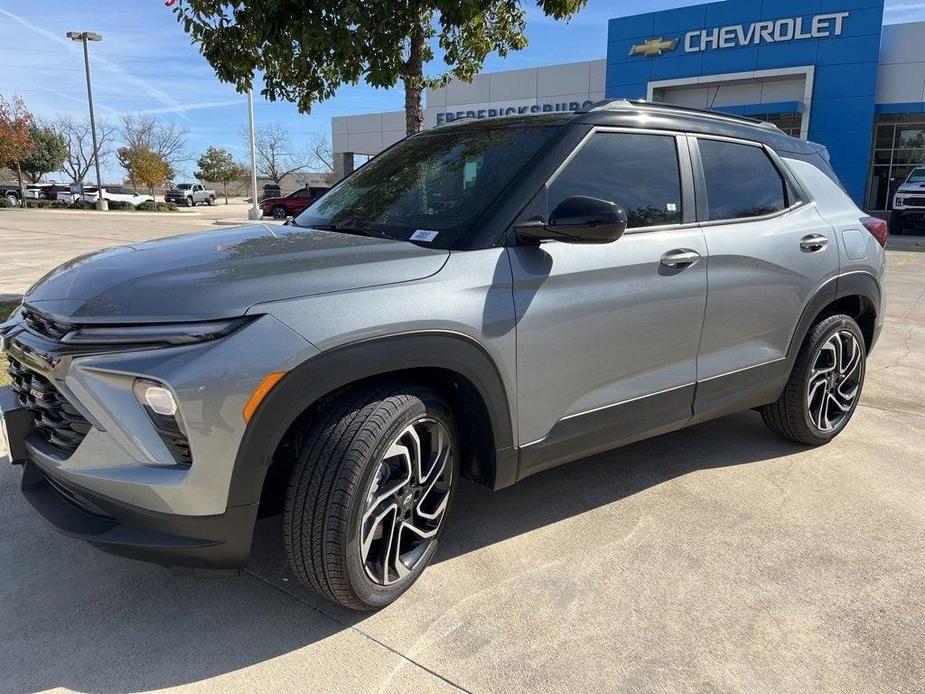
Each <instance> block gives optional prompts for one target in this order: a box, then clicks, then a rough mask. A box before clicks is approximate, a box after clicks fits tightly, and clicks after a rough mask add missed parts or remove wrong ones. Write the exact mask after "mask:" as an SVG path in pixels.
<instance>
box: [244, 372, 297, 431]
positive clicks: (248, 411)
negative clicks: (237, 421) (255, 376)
mask: <svg viewBox="0 0 925 694" xmlns="http://www.w3.org/2000/svg"><path fill="white" fill-rule="evenodd" d="M285 375H286V372H285V371H271V372H270V373H268V374H267V375H266V376H264V377H263V380H262V381H261V382H260V384H259V385H258V386H257V387H256V388H255V389H254V392H253V394H252V395H251V397H250V400H248V401H247V404H246V405H245V406H244V412H242V413H241V414H243V415H244V421H245V422H247V423H250V421H251V417H253V416H254V412H256V411H257V408H258V407H259V406H260V403H261V402H263V399H264V398H265V397H266V396H267V393H269V392H270V391H271V390H273V386H275V385H276V384H277V383H279V380H280V379H281V378H282V377H283V376H285Z"/></svg>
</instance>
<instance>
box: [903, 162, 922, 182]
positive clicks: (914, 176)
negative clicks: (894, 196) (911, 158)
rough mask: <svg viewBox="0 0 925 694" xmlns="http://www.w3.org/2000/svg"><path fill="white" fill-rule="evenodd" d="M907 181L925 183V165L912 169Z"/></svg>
mask: <svg viewBox="0 0 925 694" xmlns="http://www.w3.org/2000/svg"><path fill="white" fill-rule="evenodd" d="M906 183H925V166H919V167H917V168H915V169H913V170H912V173H911V174H909V178H908V179H906Z"/></svg>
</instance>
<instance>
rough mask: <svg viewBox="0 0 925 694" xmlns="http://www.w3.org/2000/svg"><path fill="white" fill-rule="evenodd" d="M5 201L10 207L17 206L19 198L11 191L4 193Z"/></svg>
mask: <svg viewBox="0 0 925 694" xmlns="http://www.w3.org/2000/svg"><path fill="white" fill-rule="evenodd" d="M6 202H7V204H8V205H9V206H10V207H19V198H18V197H16V196H15V195H13V194H12V193H7V194H6Z"/></svg>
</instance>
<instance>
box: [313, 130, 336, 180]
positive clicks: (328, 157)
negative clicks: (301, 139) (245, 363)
mask: <svg viewBox="0 0 925 694" xmlns="http://www.w3.org/2000/svg"><path fill="white" fill-rule="evenodd" d="M309 154H311V157H312V161H311V163H310V166H311V168H312V169H313V170H314V171H317V172H319V173H333V172H334V150H333V149H332V148H331V141H330V140H329V139H328V138H327V136H326V135H325V134H324V133H315V136H314V139H313V140H312V142H311V144H310V145H309Z"/></svg>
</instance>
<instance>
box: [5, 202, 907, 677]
mask: <svg viewBox="0 0 925 694" xmlns="http://www.w3.org/2000/svg"><path fill="white" fill-rule="evenodd" d="M53 215H55V216H53ZM235 215H237V216H238V217H242V216H246V208H243V207H238V208H234V209H231V208H222V207H216V208H208V209H206V210H201V211H197V214H195V215H186V214H182V215H181V214H176V215H160V216H157V217H155V216H142V215H140V214H139V215H131V216H128V215H119V216H116V215H109V216H107V215H97V216H90V215H87V216H82V217H79V218H78V217H76V216H74V215H73V213H68V212H59V213H49V212H46V211H41V212H28V211H27V212H17V211H12V212H8V213H4V214H2V215H0V244H2V249H3V250H2V252H0V257H2V261H0V294H4V293H11V294H14V293H22V291H23V290H24V289H25V288H26V286H28V284H30V283H31V282H32V281H34V280H35V279H37V278H38V276H40V275H41V274H42V273H43V272H44V271H46V270H47V269H49V268H50V267H53V266H54V265H56V264H57V263H59V262H61V261H63V260H65V259H67V258H69V257H71V256H74V255H77V254H79V253H82V252H86V251H88V250H92V249H93V248H98V247H101V246H104V245H112V244H115V243H127V242H131V241H136V240H140V239H143V238H151V237H154V236H164V235H170V234H174V233H181V232H184V231H195V230H199V229H207V228H215V227H214V226H213V222H214V221H215V219H216V218H217V217H221V216H224V217H226V218H228V217H233V216H235ZM64 220H67V223H64ZM127 229H131V230H130V231H126V230H127ZM888 264H889V270H888V279H887V296H888V306H887V322H886V326H885V328H884V331H883V335H882V337H881V341H880V343H879V345H878V346H877V348H876V350H875V351H874V353H873V354H872V356H871V360H870V362H869V366H868V376H867V383H866V386H865V391H864V394H863V398H862V403H861V405H860V406H859V408H858V411H857V413H856V414H855V417H854V419H853V420H852V422H851V424H850V425H849V426H848V428H847V430H846V431H845V432H844V433H843V434H842V435H841V436H839V437H838V438H837V439H836V440H835V441H834V442H833V443H832V444H830V445H828V446H826V447H824V448H817V449H808V448H804V447H801V446H797V445H795V444H792V443H788V442H785V441H782V440H780V439H778V438H777V437H775V436H774V435H773V434H771V433H770V432H769V431H767V430H766V429H765V427H764V425H763V424H762V422H761V419H760V416H759V415H757V414H756V413H754V412H746V413H740V414H736V415H733V416H730V417H726V418H724V419H720V420H716V421H713V422H709V423H706V424H702V425H699V426H697V427H694V428H692V429H688V430H685V431H680V432H676V433H673V434H669V435H666V436H662V437H659V438H655V439H651V440H649V441H644V442H641V443H638V444H635V445H633V446H630V447H627V448H624V449H620V450H618V451H615V452H611V453H607V454H603V455H600V456H596V457H594V458H590V459H587V460H584V461H581V462H579V463H575V464H573V465H569V466H565V467H561V468H557V469H554V470H551V471H548V472H545V473H542V474H539V475H536V476H534V477H531V478H529V479H527V480H526V481H524V482H523V483H521V484H519V485H516V486H514V487H512V488H509V489H505V490H503V491H501V492H497V493H491V492H488V491H486V490H484V489H482V488H479V487H476V486H474V485H471V484H465V485H464V486H463V487H462V488H461V489H460V493H459V496H458V498H457V500H456V502H455V506H454V508H453V510H452V514H451V518H450V523H449V526H448V528H447V531H446V535H445V539H444V541H443V543H442V545H441V548H440V550H439V553H438V555H437V558H436V561H435V564H434V565H433V566H431V567H430V568H429V569H428V570H427V571H426V572H425V574H424V576H423V577H422V579H421V580H420V581H419V582H418V583H417V584H415V585H414V587H413V588H412V589H411V590H410V591H409V592H408V593H407V594H406V595H405V596H404V597H403V598H402V599H400V600H399V601H398V602H397V603H395V604H393V605H392V606H390V607H388V608H386V609H384V610H382V611H380V612H377V613H371V614H355V613H351V612H348V611H345V610H342V609H340V608H337V607H335V606H334V605H332V604H330V603H326V602H325V601H323V600H321V599H320V598H317V597H315V596H314V595H313V594H312V593H311V592H310V591H308V590H306V589H303V588H301V587H300V586H298V585H297V584H296V582H295V579H294V578H293V576H292V575H291V574H290V573H289V571H288V569H287V567H286V562H285V557H284V556H283V553H282V548H281V546H280V541H279V538H280V533H281V528H280V523H279V521H278V520H276V519H268V520H265V521H262V522H261V523H260V524H259V525H258V529H257V533H256V537H255V541H254V549H253V556H252V559H251V561H250V563H249V565H248V566H247V568H246V570H245V571H244V572H243V574H242V575H241V576H240V577H237V578H227V579H224V578H223V579H195V578H190V577H175V576H172V575H171V574H170V572H168V571H167V570H165V569H161V568H159V567H156V566H151V565H146V564H141V563H135V562H131V561H129V560H124V559H119V558H115V557H110V556H108V555H105V554H103V553H101V552H98V551H96V550H94V549H92V548H90V547H88V546H85V545H83V544H81V543H77V542H74V541H71V540H68V539H67V538H64V537H62V536H60V535H58V534H57V533H55V532H54V531H52V530H51V529H50V528H48V527H46V526H45V525H44V524H43V523H42V521H41V520H40V519H39V517H38V516H37V514H36V513H34V512H33V511H32V510H31V509H30V508H29V507H28V505H27V504H26V502H25V501H24V500H23V499H22V498H21V496H20V494H19V491H18V481H19V477H20V471H19V469H17V468H14V467H12V466H9V465H0V556H2V557H3V560H2V562H0V634H2V636H3V639H4V649H3V655H2V656H0V690H2V691H35V690H45V689H53V688H58V687H60V688H67V689H74V690H81V691H107V692H108V691H112V692H117V691H118V692H121V691H136V690H142V691H150V690H159V689H163V688H169V687H177V686H181V685H191V686H193V687H195V688H197V689H202V690H207V691H226V690H228V689H230V688H233V687H234V688H240V689H258V688H259V689H278V690H299V691H317V692H391V691H395V692H397V691H415V692H423V691H454V690H465V691H474V692H520V691H562V692H574V691H592V690H593V691H664V692H677V691H749V692H805V691H813V692H848V691H852V692H858V691H870V692H879V691H893V692H921V691H923V690H925V589H923V586H925V449H923V443H922V439H923V435H925V380H923V379H922V376H921V373H922V369H921V364H922V363H923V360H925V253H922V252H913V251H903V250H896V251H890V252H889V253H888Z"/></svg>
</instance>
